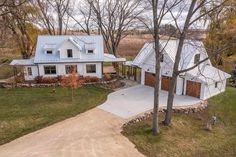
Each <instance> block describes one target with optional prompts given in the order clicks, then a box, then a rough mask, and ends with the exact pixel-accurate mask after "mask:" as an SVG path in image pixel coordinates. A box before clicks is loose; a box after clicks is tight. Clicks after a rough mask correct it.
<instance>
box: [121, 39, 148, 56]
mask: <svg viewBox="0 0 236 157" xmlns="http://www.w3.org/2000/svg"><path fill="white" fill-rule="evenodd" d="M151 40H152V36H151V35H128V36H127V37H125V38H124V39H123V40H122V41H121V43H120V45H119V47H118V53H119V55H120V56H125V57H127V56H130V57H135V56H136V55H137V54H138V53H139V51H140V50H141V48H142V47H143V45H144V44H145V43H146V42H149V41H151Z"/></svg>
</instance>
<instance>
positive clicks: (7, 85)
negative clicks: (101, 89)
mask: <svg viewBox="0 0 236 157" xmlns="http://www.w3.org/2000/svg"><path fill="white" fill-rule="evenodd" d="M116 81H117V79H113V80H110V81H99V82H88V83H83V84H82V85H102V84H109V83H113V82H116ZM59 86H62V85H61V84H60V83H17V84H15V85H14V84H10V83H3V84H1V87H3V88H12V87H19V88H31V87H59Z"/></svg>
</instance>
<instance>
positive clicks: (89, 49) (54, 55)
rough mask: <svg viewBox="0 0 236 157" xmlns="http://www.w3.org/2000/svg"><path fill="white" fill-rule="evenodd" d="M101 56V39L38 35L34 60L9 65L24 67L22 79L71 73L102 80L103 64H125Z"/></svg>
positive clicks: (102, 53)
mask: <svg viewBox="0 0 236 157" xmlns="http://www.w3.org/2000/svg"><path fill="white" fill-rule="evenodd" d="M124 61H125V58H116V57H115V56H114V55H111V54H104V44H103V38H102V36H73V35H66V36H48V35H46V36H38V40H37V47H36V52H35V57H34V58H32V59H21V60H13V61H12V62H11V65H13V66H23V67H24V77H25V80H33V79H34V78H35V77H37V76H43V77H55V76H62V75H68V74H70V73H71V72H72V71H73V70H75V71H76V72H78V74H79V75H83V76H96V77H98V78H102V74H103V63H104V62H124Z"/></svg>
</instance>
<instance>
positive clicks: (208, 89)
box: [201, 80, 226, 100]
mask: <svg viewBox="0 0 236 157" xmlns="http://www.w3.org/2000/svg"><path fill="white" fill-rule="evenodd" d="M202 86H203V91H202V92H203V93H202V94H203V96H202V97H201V99H203V100H206V99H208V98H210V97H212V96H215V95H217V94H219V93H222V92H224V91H225V87H226V80H223V81H221V82H218V86H217V88H215V83H213V84H210V85H207V84H202Z"/></svg>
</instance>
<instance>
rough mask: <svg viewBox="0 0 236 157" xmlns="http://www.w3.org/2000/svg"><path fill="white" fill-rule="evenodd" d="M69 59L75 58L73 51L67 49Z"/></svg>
mask: <svg viewBox="0 0 236 157" xmlns="http://www.w3.org/2000/svg"><path fill="white" fill-rule="evenodd" d="M67 57H68V58H72V57H73V53H72V49H67Z"/></svg>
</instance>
